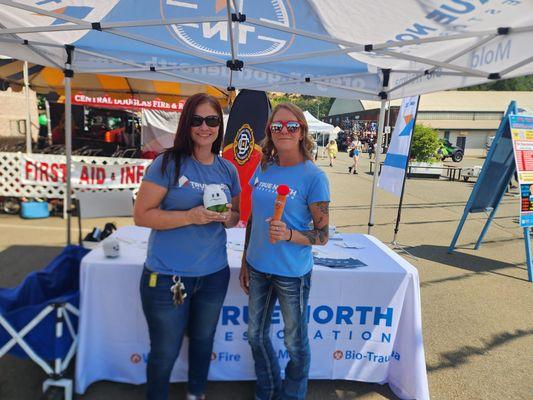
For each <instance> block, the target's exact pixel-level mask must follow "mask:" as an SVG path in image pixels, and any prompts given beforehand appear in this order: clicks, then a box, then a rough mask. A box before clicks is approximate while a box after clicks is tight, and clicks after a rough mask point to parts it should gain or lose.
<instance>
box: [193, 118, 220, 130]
mask: <svg viewBox="0 0 533 400" xmlns="http://www.w3.org/2000/svg"><path fill="white" fill-rule="evenodd" d="M204 121H205V124H206V125H207V126H210V127H211V128H214V127H216V126H219V125H220V118H218V115H208V116H207V117H200V116H199V115H193V116H192V120H191V125H192V126H195V127H198V126H201V125H202V124H203V123H204Z"/></svg>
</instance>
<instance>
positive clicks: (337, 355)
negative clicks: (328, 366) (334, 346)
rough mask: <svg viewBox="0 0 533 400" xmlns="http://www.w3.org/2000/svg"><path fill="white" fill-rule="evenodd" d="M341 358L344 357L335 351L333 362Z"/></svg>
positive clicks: (338, 351)
mask: <svg viewBox="0 0 533 400" xmlns="http://www.w3.org/2000/svg"><path fill="white" fill-rule="evenodd" d="M343 356H344V354H343V353H342V351H340V350H337V351H336V352H335V353H333V358H334V359H335V360H342V357H343Z"/></svg>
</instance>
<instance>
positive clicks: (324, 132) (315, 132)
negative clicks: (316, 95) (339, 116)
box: [304, 111, 337, 146]
mask: <svg viewBox="0 0 533 400" xmlns="http://www.w3.org/2000/svg"><path fill="white" fill-rule="evenodd" d="M304 116H305V120H306V122H307V125H308V126H309V132H310V133H311V135H312V136H313V137H314V138H315V140H316V141H317V143H318V144H321V145H322V146H324V143H325V142H326V141H329V140H330V139H336V138H337V136H336V135H335V138H333V137H332V136H331V135H332V134H333V130H334V128H333V125H331V124H328V123H326V122H322V121H320V120H319V119H317V118H315V116H313V114H311V113H310V112H309V111H304ZM326 136H327V139H326Z"/></svg>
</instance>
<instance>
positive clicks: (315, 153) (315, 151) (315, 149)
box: [311, 139, 318, 161]
mask: <svg viewBox="0 0 533 400" xmlns="http://www.w3.org/2000/svg"><path fill="white" fill-rule="evenodd" d="M311 140H312V141H313V148H312V150H311V154H312V155H313V160H315V161H316V160H318V143H317V142H316V140H315V139H311Z"/></svg>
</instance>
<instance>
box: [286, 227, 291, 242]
mask: <svg viewBox="0 0 533 400" xmlns="http://www.w3.org/2000/svg"><path fill="white" fill-rule="evenodd" d="M289 231H291V235H290V236H289V238H288V239H287V240H286V241H287V242H290V241H291V239H292V229H291V228H289Z"/></svg>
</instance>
